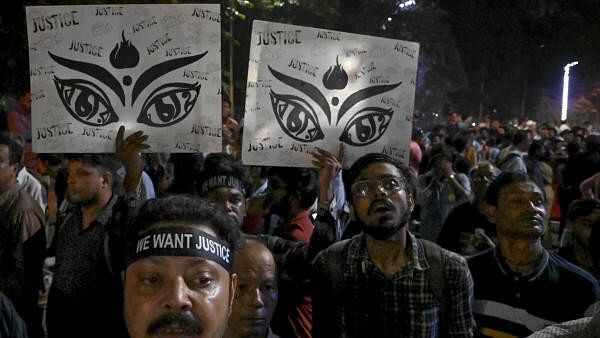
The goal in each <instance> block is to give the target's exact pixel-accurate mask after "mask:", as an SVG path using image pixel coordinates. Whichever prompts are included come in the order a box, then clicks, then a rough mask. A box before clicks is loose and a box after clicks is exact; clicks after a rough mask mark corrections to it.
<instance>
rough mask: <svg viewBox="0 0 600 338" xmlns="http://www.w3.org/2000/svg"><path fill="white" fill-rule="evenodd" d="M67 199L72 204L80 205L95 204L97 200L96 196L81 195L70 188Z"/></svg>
mask: <svg viewBox="0 0 600 338" xmlns="http://www.w3.org/2000/svg"><path fill="white" fill-rule="evenodd" d="M66 199H67V201H68V202H69V203H70V204H72V205H75V206H78V207H82V206H87V205H90V204H93V203H94V201H95V199H94V198H84V197H81V196H79V195H78V194H77V193H73V192H69V189H67V193H66Z"/></svg>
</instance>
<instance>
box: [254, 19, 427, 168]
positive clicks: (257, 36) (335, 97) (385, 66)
mask: <svg viewBox="0 0 600 338" xmlns="http://www.w3.org/2000/svg"><path fill="white" fill-rule="evenodd" d="M251 39H252V40H251V47H250V60H249V63H248V82H247V86H246V87H247V88H246V107H245V117H244V135H243V144H242V159H243V162H244V163H245V164H252V165H273V166H294V167H310V166H312V164H311V156H310V154H309V152H311V151H312V150H313V149H314V147H315V146H317V147H320V148H323V149H325V150H328V151H330V152H331V153H333V154H337V149H338V147H339V144H340V143H342V144H343V145H344V149H345V151H344V152H345V157H344V166H345V167H347V166H349V165H350V164H352V163H353V162H354V161H355V160H356V159H357V158H358V157H360V156H362V155H364V154H366V153H369V152H377V153H386V154H388V155H391V156H392V157H394V158H396V159H398V160H401V161H403V162H404V163H408V153H409V145H410V135H411V129H412V116H413V108H414V96H415V82H416V76H417V61H418V54H419V45H418V44H417V43H414V42H407V41H400V40H393V39H386V38H380V37H373V36H365V35H358V34H350V33H344V32H336V31H330V30H324V29H317V28H310V27H301V26H294V25H286V24H280V23H273V22H265V21H254V25H253V27H252V36H251Z"/></svg>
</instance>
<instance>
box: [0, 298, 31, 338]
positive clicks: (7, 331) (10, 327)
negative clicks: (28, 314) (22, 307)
mask: <svg viewBox="0 0 600 338" xmlns="http://www.w3.org/2000/svg"><path fill="white" fill-rule="evenodd" d="M0 337H7V338H27V327H26V326H25V323H23V320H22V319H21V317H19V314H18V313H17V311H16V310H15V308H14V306H13V304H12V303H11V302H10V299H8V298H7V297H6V296H5V295H4V294H3V293H2V292H0Z"/></svg>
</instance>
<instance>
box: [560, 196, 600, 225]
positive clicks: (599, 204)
mask: <svg viewBox="0 0 600 338" xmlns="http://www.w3.org/2000/svg"><path fill="white" fill-rule="evenodd" d="M596 209H598V210H600V200H597V199H594V198H581V199H577V200H574V201H573V202H571V204H569V210H568V211H567V218H568V219H569V221H574V220H576V219H578V218H579V217H582V216H587V215H589V214H591V213H592V212H594V210H596Z"/></svg>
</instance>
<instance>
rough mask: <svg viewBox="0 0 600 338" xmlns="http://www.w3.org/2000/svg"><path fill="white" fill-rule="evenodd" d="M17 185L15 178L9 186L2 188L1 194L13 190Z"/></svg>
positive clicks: (0, 189)
mask: <svg viewBox="0 0 600 338" xmlns="http://www.w3.org/2000/svg"><path fill="white" fill-rule="evenodd" d="M15 185H17V179H16V178H14V179H13V180H12V181H11V182H10V183H9V184H7V185H6V186H4V187H0V194H3V193H5V192H7V191H9V190H10V189H12V188H13V187H14V186H15Z"/></svg>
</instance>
